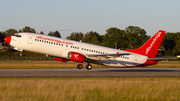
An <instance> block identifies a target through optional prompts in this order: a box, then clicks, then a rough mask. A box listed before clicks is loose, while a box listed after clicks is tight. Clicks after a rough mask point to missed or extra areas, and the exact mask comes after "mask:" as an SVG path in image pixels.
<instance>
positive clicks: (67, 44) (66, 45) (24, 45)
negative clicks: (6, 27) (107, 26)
mask: <svg viewBox="0 0 180 101" xmlns="http://www.w3.org/2000/svg"><path fill="white" fill-rule="evenodd" d="M165 33H166V32H165V31H163V30H159V31H158V32H157V33H156V34H155V35H154V36H153V37H152V38H150V39H149V40H148V41H147V42H146V43H145V44H144V45H142V46H141V47H140V48H138V49H129V50H118V49H113V48H108V47H103V46H98V45H94V44H88V43H83V42H78V41H73V40H68V39H62V38H57V37H53V36H47V35H42V34H36V33H24V32H23V33H15V34H14V35H12V36H8V37H6V38H4V40H5V42H7V43H8V44H10V45H11V46H13V47H14V49H15V50H18V51H21V52H22V51H23V50H27V51H31V52H36V53H41V54H46V55H51V56H53V59H54V60H56V61H61V62H67V61H74V62H78V65H77V68H78V69H82V68H83V65H82V63H83V62H87V65H86V69H87V70H91V69H92V65H91V64H90V63H93V64H98V65H104V66H109V67H119V68H125V67H145V66H149V65H155V64H157V63H158V61H160V60H165V59H166V58H158V57H156V54H157V52H158V49H159V47H160V45H161V42H162V40H163V38H164V35H165Z"/></svg>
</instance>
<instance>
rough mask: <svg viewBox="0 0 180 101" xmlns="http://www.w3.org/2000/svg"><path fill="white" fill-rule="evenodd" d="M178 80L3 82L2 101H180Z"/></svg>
mask: <svg viewBox="0 0 180 101" xmlns="http://www.w3.org/2000/svg"><path fill="white" fill-rule="evenodd" d="M179 85H180V78H179V77H174V78H173V77H149V78H147V77H134V78H133V77H131V78H126V77H124V78H0V100H1V101H32V100H33V101H52V100H53V101H180V86H179Z"/></svg>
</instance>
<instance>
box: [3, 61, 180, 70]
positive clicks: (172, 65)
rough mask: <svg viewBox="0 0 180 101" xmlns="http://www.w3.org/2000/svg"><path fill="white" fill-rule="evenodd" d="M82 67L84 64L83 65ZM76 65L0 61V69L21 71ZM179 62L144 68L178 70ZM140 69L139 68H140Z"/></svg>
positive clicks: (73, 64)
mask: <svg viewBox="0 0 180 101" xmlns="http://www.w3.org/2000/svg"><path fill="white" fill-rule="evenodd" d="M83 65H84V67H85V66H86V63H84V64H83ZM76 66H77V63H75V62H67V63H62V62H58V61H26V62H23V61H0V69H10V68H14V69H22V68H30V69H33V68H76ZM92 66H93V68H108V67H106V66H101V65H99V66H98V65H96V64H92ZM179 67H180V62H179V61H165V62H159V63H158V64H157V65H152V66H148V67H145V68H179ZM140 68H141V67H140Z"/></svg>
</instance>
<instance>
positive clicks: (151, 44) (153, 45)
mask: <svg viewBox="0 0 180 101" xmlns="http://www.w3.org/2000/svg"><path fill="white" fill-rule="evenodd" d="M165 33H166V32H165V31H163V30H159V31H158V32H157V33H156V34H155V35H154V36H153V37H152V38H150V39H149V40H148V41H147V42H146V43H145V44H144V45H142V46H141V47H140V48H138V49H130V50H125V51H128V52H133V53H137V54H141V55H145V56H148V57H149V58H155V57H156V54H157V52H158V49H159V47H160V45H161V42H162V40H163V38H164V35H165Z"/></svg>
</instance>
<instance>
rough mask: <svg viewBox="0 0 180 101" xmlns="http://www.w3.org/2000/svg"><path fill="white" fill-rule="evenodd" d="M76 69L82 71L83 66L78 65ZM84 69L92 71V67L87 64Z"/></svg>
mask: <svg viewBox="0 0 180 101" xmlns="http://www.w3.org/2000/svg"><path fill="white" fill-rule="evenodd" d="M77 68H78V69H82V68H83V65H82V64H78V65H77ZM86 69H87V70H91V69H92V65H90V64H89V63H88V64H87V65H86Z"/></svg>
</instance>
